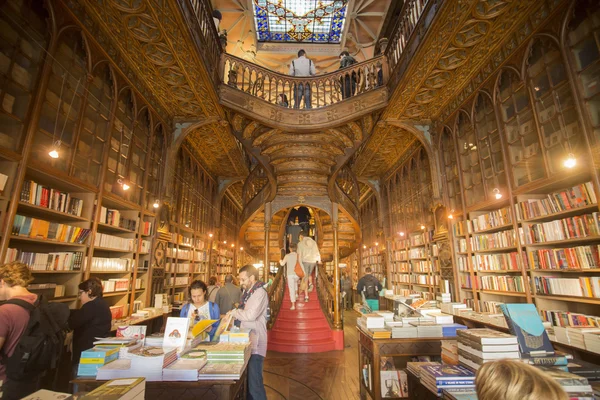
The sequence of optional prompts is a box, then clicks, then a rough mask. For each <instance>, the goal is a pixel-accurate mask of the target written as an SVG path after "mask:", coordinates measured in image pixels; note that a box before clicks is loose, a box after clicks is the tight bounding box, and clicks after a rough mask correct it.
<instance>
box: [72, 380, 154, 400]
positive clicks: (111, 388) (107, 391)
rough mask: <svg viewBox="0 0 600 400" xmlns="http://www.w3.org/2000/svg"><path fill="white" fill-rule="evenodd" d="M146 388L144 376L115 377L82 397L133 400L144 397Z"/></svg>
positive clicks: (86, 398) (87, 398) (89, 399)
mask: <svg viewBox="0 0 600 400" xmlns="http://www.w3.org/2000/svg"><path fill="white" fill-rule="evenodd" d="M145 389H146V381H145V379H144V378H129V379H114V380H111V381H108V382H106V383H105V384H104V385H102V386H99V387H97V388H96V389H94V390H93V391H91V392H90V393H88V394H86V395H83V396H82V397H80V399H85V400H92V399H103V400H132V399H137V398H143V394H144V392H145ZM140 395H142V396H140Z"/></svg>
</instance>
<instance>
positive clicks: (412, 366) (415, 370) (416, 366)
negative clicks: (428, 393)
mask: <svg viewBox="0 0 600 400" xmlns="http://www.w3.org/2000/svg"><path fill="white" fill-rule="evenodd" d="M427 365H440V363H439V362H437V361H417V362H415V361H410V362H407V363H406V369H408V370H409V371H410V372H411V373H412V374H413V375H414V376H416V377H417V378H420V377H421V367H425V366H427Z"/></svg>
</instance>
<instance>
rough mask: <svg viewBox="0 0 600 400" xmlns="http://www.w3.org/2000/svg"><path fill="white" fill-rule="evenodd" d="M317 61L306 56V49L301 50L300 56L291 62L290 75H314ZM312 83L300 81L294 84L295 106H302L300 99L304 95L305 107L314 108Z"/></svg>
mask: <svg viewBox="0 0 600 400" xmlns="http://www.w3.org/2000/svg"><path fill="white" fill-rule="evenodd" d="M316 74H317V71H316V70H315V63H313V62H312V60H310V59H308V58H306V51H304V50H300V51H299V52H298V58H296V59H295V60H294V61H292V63H291V64H290V75H292V76H313V75H316ZM310 90H311V89H310V83H309V82H300V83H298V84H294V108H300V101H302V97H304V108H312V105H311V93H310Z"/></svg>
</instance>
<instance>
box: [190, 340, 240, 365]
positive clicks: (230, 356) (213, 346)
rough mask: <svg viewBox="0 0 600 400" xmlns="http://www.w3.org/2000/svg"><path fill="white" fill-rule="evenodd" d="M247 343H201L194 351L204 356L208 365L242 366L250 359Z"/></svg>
mask: <svg viewBox="0 0 600 400" xmlns="http://www.w3.org/2000/svg"><path fill="white" fill-rule="evenodd" d="M250 347H251V346H250V344H249V343H226V342H218V343H217V342H209V343H202V344H200V345H198V346H196V348H195V349H194V350H195V351H198V352H203V353H204V354H206V358H207V360H208V362H209V363H210V364H215V363H227V364H244V363H245V362H246V361H247V360H249V359H250Z"/></svg>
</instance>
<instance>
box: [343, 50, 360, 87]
mask: <svg viewBox="0 0 600 400" xmlns="http://www.w3.org/2000/svg"><path fill="white" fill-rule="evenodd" d="M354 64H356V60H355V59H354V57H352V56H351V55H350V53H348V52H347V51H342V52H341V53H340V68H339V69H344V68H348V67H351V66H352V65H354ZM356 81H357V76H356V71H352V72H348V73H346V74H345V75H344V76H342V77H341V78H340V85H341V92H342V99H347V98H349V97H351V96H354V93H355V92H356Z"/></svg>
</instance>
